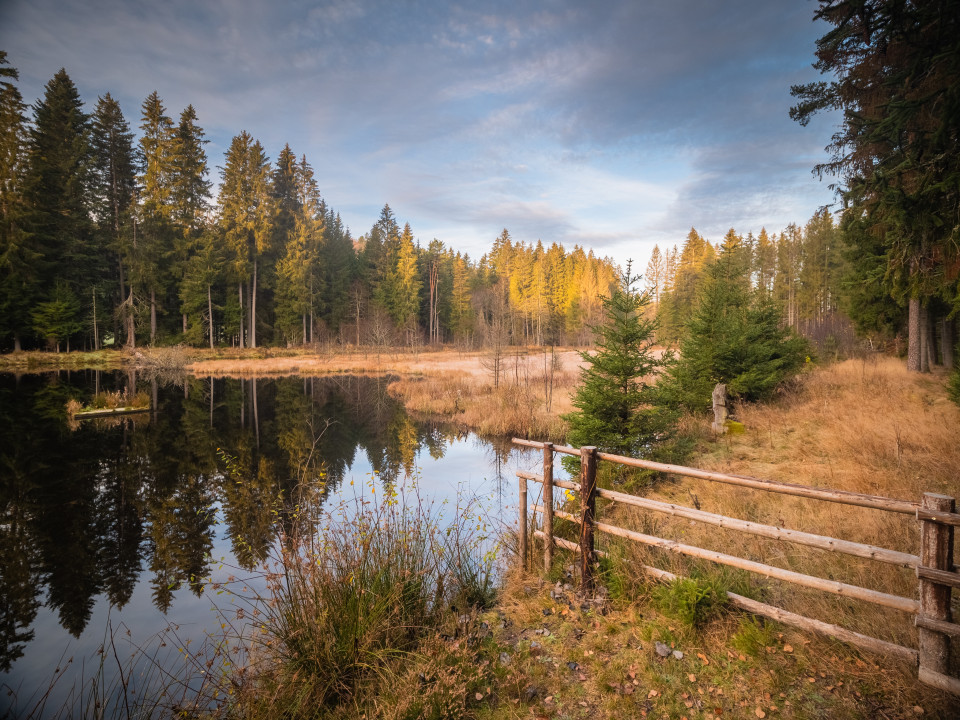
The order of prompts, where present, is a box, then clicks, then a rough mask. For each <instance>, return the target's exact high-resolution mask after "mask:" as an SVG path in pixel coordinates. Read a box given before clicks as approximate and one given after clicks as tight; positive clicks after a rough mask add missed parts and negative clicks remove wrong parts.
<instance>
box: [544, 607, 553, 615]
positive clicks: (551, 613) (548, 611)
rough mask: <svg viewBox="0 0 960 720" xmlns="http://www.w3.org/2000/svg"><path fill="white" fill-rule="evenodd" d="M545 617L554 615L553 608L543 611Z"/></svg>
mask: <svg viewBox="0 0 960 720" xmlns="http://www.w3.org/2000/svg"><path fill="white" fill-rule="evenodd" d="M543 614H544V615H553V608H546V609H544V611H543Z"/></svg>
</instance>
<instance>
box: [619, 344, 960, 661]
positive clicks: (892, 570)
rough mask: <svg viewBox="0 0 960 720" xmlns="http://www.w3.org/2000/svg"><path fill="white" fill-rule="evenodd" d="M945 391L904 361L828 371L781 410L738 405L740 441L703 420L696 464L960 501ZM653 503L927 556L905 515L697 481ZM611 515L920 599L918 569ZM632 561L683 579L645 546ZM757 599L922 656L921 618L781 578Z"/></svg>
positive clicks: (959, 425)
mask: <svg viewBox="0 0 960 720" xmlns="http://www.w3.org/2000/svg"><path fill="white" fill-rule="evenodd" d="M945 382H946V378H945V377H944V376H942V375H925V376H920V375H915V374H909V373H907V372H906V370H905V368H904V366H903V363H902V361H899V360H896V359H891V358H873V359H870V360H849V361H846V362H842V363H839V364H836V365H831V366H827V367H824V368H819V369H816V370H814V371H813V372H811V373H809V374H807V375H805V376H804V377H803V378H801V379H800V380H799V381H798V383H797V385H796V386H795V387H794V388H792V389H791V390H790V391H788V392H786V393H784V394H783V395H782V396H781V397H780V398H779V400H778V401H777V402H774V403H772V404H768V405H743V406H739V407H737V408H736V413H735V414H736V419H737V420H739V421H740V422H742V423H743V424H744V426H745V431H744V433H743V434H740V435H728V436H724V437H722V438H720V439H715V438H713V437H712V436H711V435H710V432H709V425H708V422H707V421H706V420H702V421H700V422H701V427H700V431H701V438H702V440H701V443H700V448H699V452H698V453H697V455H696V456H694V457H693V458H691V459H690V461H689V462H688V464H689V465H691V466H694V467H702V468H705V469H710V470H717V471H722V472H727V473H731V474H739V475H751V476H755V477H761V478H768V479H775V480H782V481H786V482H793V483H799V484H804V485H813V486H820V487H828V488H836V489H842V490H850V491H854V492H861V493H870V494H877V495H885V496H888V497H894V498H898V499H903V500H909V501H919V500H920V498H921V495H922V493H923V492H925V491H932V492H941V493H947V494H950V495H954V496H956V495H957V493H958V490H960V483H958V472H960V409H958V408H957V407H956V406H955V405H954V404H953V403H951V402H950V401H949V400H948V398H947V396H946V391H945ZM652 495H653V496H655V497H660V498H662V499H667V500H669V501H671V502H676V503H678V504H683V505H688V506H689V505H692V504H694V503H699V506H700V507H701V508H702V509H703V510H706V511H708V512H714V513H719V514H722V515H727V516H731V517H737V518H743V519H746V520H753V521H758V522H762V523H766V524H770V525H777V526H781V527H786V528H792V529H798V530H804V531H807V532H813V533H817V534H820V535H827V536H831V537H837V538H842V539H846V540H853V541H857V542H862V543H868V544H871V545H877V546H881V547H887V548H892V549H895V550H900V551H904V552H909V553H913V554H919V527H918V524H917V522H916V520H915V519H914V518H912V517H909V516H905V515H897V514H894V513H888V512H882V511H879V510H873V509H869V508H858V507H852V506H847V505H840V504H835V503H828V502H821V501H814V500H805V499H802V498H794V497H788V496H784V495H779V494H774V493H765V492H762V491H756V490H750V489H746V488H737V487H732V486H729V485H724V484H720V483H712V482H709V481H703V480H693V479H689V478H685V479H680V480H678V481H676V482H673V483H667V484H664V485H660V486H659V487H658V488H657V491H656V492H655V493H652ZM609 512H610V513H611V514H610V515H608V517H611V516H612V515H613V514H614V513H616V516H617V518H618V521H619V522H620V523H621V524H623V525H626V526H627V527H639V528H643V529H645V530H646V531H648V532H651V533H652V534H657V535H660V536H661V537H668V538H671V539H676V540H679V541H682V542H685V543H688V544H692V545H697V546H700V547H705V548H708V549H712V550H718V551H721V552H725V553H728V554H732V555H737V556H740V557H746V558H750V559H754V560H759V561H761V562H764V563H768V564H771V565H777V566H780V567H785V568H787V569H790V570H795V571H798V572H803V573H807V574H811V575H816V576H819V577H823V578H829V579H833V580H839V581H843V582H848V583H852V584H855V585H860V586H863V587H868V588H872V589H876V590H880V591H883V592H888V593H893V594H897V595H902V596H905V597H911V598H915V597H917V580H916V577H915V575H914V573H913V571H912V570H908V569H903V568H897V567H893V566H891V565H886V564H881V563H877V562H872V561H868V560H861V559H859V558H852V557H849V556H846V555H837V554H833V553H829V552H825V551H820V550H815V549H811V548H806V547H802V546H796V545H792V544H790V543H785V542H778V541H774V540H765V539H761V538H756V537H753V536H750V535H746V534H743V533H738V532H736V531H733V530H722V529H719V528H715V527H713V526H706V525H703V524H697V523H691V522H689V521H673V520H670V519H669V518H664V516H662V515H653V514H647V513H641V512H639V511H633V510H614V509H612V508H611V510H610V511H609ZM631 553H632V554H634V561H642V560H644V559H647V560H654V562H650V563H649V564H654V565H658V564H659V566H661V567H665V569H672V570H674V571H677V572H681V573H683V572H684V568H685V564H684V563H682V562H680V563H678V562H676V561H675V560H673V561H671V560H668V559H665V558H664V557H662V556H659V555H657V554H656V553H651V552H648V551H647V552H645V551H642V550H640V549H636V550H633V551H631ZM957 556H960V555H957ZM656 561H659V563H658V562H656ZM664 562H667V563H668V564H667V565H666V566H665V565H664ZM754 590H755V592H756V593H758V594H759V595H761V596H762V599H764V600H765V601H767V602H770V603H772V604H774V605H779V606H781V607H785V608H787V609H789V610H793V611H795V612H798V613H801V614H803V615H807V616H810V617H815V618H818V619H821V620H825V621H827V622H832V623H836V624H839V625H842V626H844V627H848V628H850V629H853V630H856V631H859V632H862V633H865V634H868V635H872V636H874V637H879V638H882V639H885V640H890V641H893V642H896V643H899V644H903V645H906V646H912V647H916V631H915V629H914V627H913V618H912V616H910V615H907V614H905V613H901V612H898V611H895V610H891V609H888V608H881V607H878V606H874V605H868V604H865V603H862V602H858V601H852V600H849V599H841V598H838V597H836V596H832V595H828V594H826V593H820V592H817V591H813V590H804V589H802V588H798V587H796V586H793V585H786V584H782V583H779V582H776V581H760V580H756V579H755V580H754ZM955 596H956V593H955ZM954 602H955V605H956V604H957V600H956V597H955V600H954ZM958 611H960V606H957V608H956V609H955V613H956V612H958ZM955 654H960V653H955Z"/></svg>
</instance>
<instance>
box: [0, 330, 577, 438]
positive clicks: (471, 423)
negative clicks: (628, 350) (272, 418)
mask: <svg viewBox="0 0 960 720" xmlns="http://www.w3.org/2000/svg"><path fill="white" fill-rule="evenodd" d="M579 359H580V358H579V354H578V353H577V351H575V350H570V349H566V350H558V351H556V352H555V353H554V354H552V355H551V354H548V353H545V352H544V351H543V350H542V349H539V348H512V349H511V350H510V352H506V353H504V354H503V356H502V357H501V358H500V372H499V378H497V380H496V381H495V380H494V373H493V371H492V368H491V360H490V355H489V353H486V352H474V351H470V352H466V351H460V350H454V349H450V348H442V349H428V350H419V351H417V352H413V351H410V350H409V349H407V348H390V349H382V350H381V351H379V352H378V351H377V350H376V349H375V348H360V349H340V348H337V349H336V350H333V349H321V350H320V351H314V350H310V349H307V348H269V347H267V348H254V349H250V348H246V349H239V348H217V349H214V350H210V349H205V348H191V347H186V346H175V347H168V348H138V349H136V350H133V351H129V352H128V351H120V350H104V351H100V352H97V353H82V352H72V353H48V352H24V353H11V354H7V355H0V371H8V372H17V371H20V372H42V371H44V370H56V369H71V370H73V369H84V368H91V369H101V370H121V369H138V370H144V371H147V372H161V373H177V372H189V373H191V374H193V375H197V376H214V377H251V376H257V377H265V376H286V375H306V376H310V375H317V376H320V375H329V374H350V375H384V374H390V375H396V376H399V380H397V381H395V382H393V383H391V385H390V387H389V391H390V392H391V394H393V395H394V396H395V397H397V398H398V399H399V400H401V401H402V402H403V403H404V404H405V405H406V407H407V409H408V410H410V411H411V412H412V413H414V414H415V415H417V416H419V417H421V418H424V419H430V420H440V421H443V422H452V423H454V424H456V425H458V426H460V427H462V428H464V429H470V430H474V431H476V432H479V433H481V434H483V435H487V436H501V437H509V436H512V435H520V436H524V437H540V438H543V437H549V438H552V439H555V440H558V441H559V440H562V438H563V436H564V434H565V432H566V426H565V423H564V422H563V421H562V420H561V419H560V415H561V414H563V413H566V412H569V411H570V409H571V407H570V394H571V392H572V390H573V387H574V386H575V384H576V381H577V370H578V367H579Z"/></svg>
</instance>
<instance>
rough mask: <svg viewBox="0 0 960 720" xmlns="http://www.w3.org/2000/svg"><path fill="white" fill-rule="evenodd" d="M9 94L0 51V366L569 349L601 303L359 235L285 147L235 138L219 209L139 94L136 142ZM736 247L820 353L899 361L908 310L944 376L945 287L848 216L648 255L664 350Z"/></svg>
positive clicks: (574, 270) (604, 280)
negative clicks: (194, 349) (320, 346)
mask: <svg viewBox="0 0 960 720" xmlns="http://www.w3.org/2000/svg"><path fill="white" fill-rule="evenodd" d="M17 79H18V76H17V72H16V70H15V69H13V68H12V67H10V66H9V65H8V64H7V63H6V54H5V53H3V52H2V51H0V350H3V351H7V350H17V349H27V348H49V349H57V350H59V349H62V348H66V349H69V348H71V347H73V348H77V347H83V348H88V349H97V348H99V347H101V346H102V345H103V344H104V343H107V344H113V345H115V346H120V345H125V346H127V347H134V346H136V345H137V344H138V343H139V344H144V343H150V344H173V343H179V342H183V343H187V344H191V345H195V346H210V347H213V346H218V345H220V346H240V347H256V346H259V345H297V344H301V343H313V342H321V341H322V342H336V343H339V344H343V345H346V344H354V345H376V346H387V345H396V344H405V345H416V344H419V343H423V342H428V343H456V344H458V345H460V346H461V347H491V346H492V347H500V346H502V345H507V344H510V345H521V344H582V343H587V342H589V341H590V340H591V338H592V332H591V330H590V328H591V327H592V326H594V325H596V324H597V323H599V322H600V320H601V318H602V305H601V302H600V297H601V296H603V295H607V296H609V294H610V293H611V291H612V289H613V288H614V286H615V285H616V282H617V278H618V271H619V269H618V268H617V267H615V265H614V263H613V262H612V261H611V260H610V259H609V258H601V257H597V256H596V255H594V253H593V252H592V251H587V250H585V249H584V248H581V247H578V246H575V247H574V248H573V249H572V250H567V249H565V248H564V247H563V246H562V245H559V244H557V243H552V244H549V245H545V244H543V243H541V242H540V241H538V242H537V243H536V244H535V245H534V244H529V243H522V242H516V241H514V240H513V239H512V238H511V237H510V234H509V232H508V231H507V230H506V229H504V230H503V232H502V233H501V234H500V235H499V236H498V237H496V238H495V239H494V240H493V243H492V247H491V249H490V250H489V252H488V253H486V254H485V255H483V256H482V257H480V258H478V259H473V258H470V257H469V256H467V255H466V254H464V253H462V252H458V251H456V250H455V249H454V248H452V247H449V246H447V245H445V244H444V243H443V242H441V241H440V240H437V239H433V240H431V241H429V242H428V243H426V244H425V245H423V244H421V243H420V242H419V241H418V240H417V239H416V238H415V236H414V234H413V229H412V228H411V227H410V225H409V224H405V225H403V226H402V227H401V224H400V222H399V221H398V220H397V218H396V217H395V215H394V213H393V211H392V210H391V209H390V207H389V205H385V206H384V207H383V209H382V211H381V213H380V216H379V218H378V219H377V220H376V222H375V223H374V224H373V225H372V227H371V228H370V229H369V230H368V231H367V232H366V233H365V234H363V235H360V236H359V237H354V236H352V235H351V232H350V229H349V228H348V227H346V226H345V225H344V223H343V221H342V220H341V218H340V216H339V214H338V213H337V212H336V211H335V210H334V209H333V208H332V207H330V206H329V205H328V204H327V203H326V202H325V200H324V199H323V197H322V196H321V194H320V190H319V185H318V182H317V179H316V177H315V175H314V171H313V169H312V167H311V165H310V163H309V162H308V160H307V158H306V157H305V156H303V155H300V156H297V155H296V154H295V153H294V152H293V150H292V149H291V148H290V147H289V145H287V146H285V147H284V148H283V149H282V150H281V151H280V152H279V154H278V155H277V158H276V160H275V161H273V162H271V160H270V159H269V157H268V156H267V153H266V150H265V149H264V147H263V146H262V145H261V143H260V142H259V141H257V140H256V139H255V138H254V137H253V136H251V135H250V134H249V133H248V132H246V131H242V132H240V133H239V134H238V135H236V136H235V137H234V138H233V139H232V142H231V143H230V146H229V148H228V149H227V151H226V152H225V154H224V157H223V159H222V166H220V167H219V180H220V184H219V189H218V192H217V195H216V197H213V196H212V188H213V183H212V182H211V174H212V169H211V163H210V160H209V158H208V157H207V154H206V151H205V145H206V143H207V140H206V139H205V136H204V131H203V129H202V127H201V126H200V125H199V123H198V118H197V115H196V112H195V111H194V109H193V107H192V106H188V107H187V108H186V109H184V110H183V111H182V112H181V113H180V115H179V118H178V119H177V120H174V119H173V118H172V117H171V116H170V115H168V111H167V109H166V108H165V107H164V104H163V101H162V100H161V98H160V97H159V96H158V94H157V93H156V92H154V93H151V94H150V95H149V96H148V97H147V98H146V100H144V102H143V104H142V106H141V108H140V118H139V125H138V130H139V132H138V133H136V132H135V131H134V130H132V129H131V125H130V122H128V120H127V119H126V118H125V117H124V114H123V112H122V110H121V108H120V105H119V103H118V102H117V101H116V100H115V99H114V98H113V97H112V96H111V95H110V94H109V93H107V94H105V95H104V96H103V97H100V98H98V99H97V102H96V105H95V107H94V108H93V111H92V112H91V113H87V112H86V111H85V109H84V103H83V101H82V99H81V98H80V95H79V93H78V91H77V88H76V87H75V85H74V83H73V82H72V81H71V79H70V77H69V76H68V75H67V73H66V71H65V70H61V71H59V72H58V73H57V74H56V75H55V76H54V77H53V79H51V80H50V82H49V83H48V84H47V86H46V88H45V92H44V95H43V97H42V98H41V99H39V100H38V101H37V102H36V103H35V104H34V105H33V106H32V108H31V109H32V117H31V118H29V119H28V118H27V110H28V108H27V106H26V105H25V104H24V102H23V100H22V98H21V95H20V93H19V91H18V89H17V86H16V81H17ZM734 244H736V245H737V246H738V247H739V249H738V253H740V254H742V255H743V258H744V259H743V262H742V273H743V274H744V277H745V278H746V280H747V282H748V285H749V286H750V288H752V292H753V293H754V295H755V296H756V297H757V298H759V299H772V300H774V301H776V302H777V303H779V305H780V306H781V308H782V310H783V313H784V321H785V322H786V323H787V324H788V325H790V326H791V327H793V328H794V329H795V330H797V331H799V332H800V333H801V334H803V335H806V336H807V337H809V338H811V339H813V340H814V341H815V342H816V344H817V346H818V347H819V348H821V349H832V348H838V349H840V350H841V351H842V350H846V349H849V347H850V345H851V343H852V341H853V331H852V327H851V325H850V323H849V322H848V320H847V318H848V317H849V318H850V319H852V320H853V325H854V326H855V327H856V329H857V331H859V333H860V334H861V335H865V336H866V337H868V338H870V339H871V341H873V342H874V344H875V345H876V344H877V343H887V344H888V346H893V347H894V348H896V349H901V348H902V347H903V346H904V345H905V340H904V339H905V337H906V335H907V325H908V323H907V317H908V313H907V308H908V306H909V307H910V308H911V311H912V314H911V319H912V323H913V324H911V325H910V327H911V328H913V330H911V333H910V334H911V337H912V338H915V339H917V340H918V341H919V342H918V343H917V344H918V345H919V346H921V347H922V348H923V350H922V353H921V354H919V355H918V362H919V363H922V367H923V369H926V368H927V367H929V366H931V365H935V364H938V363H942V364H944V365H948V366H950V365H952V364H953V355H954V345H955V339H956V333H955V330H954V325H955V322H954V320H953V319H952V317H951V314H952V312H953V311H954V309H955V306H956V303H955V298H956V292H955V290H956V280H955V277H954V274H953V273H951V272H947V270H949V268H948V267H945V268H942V269H943V270H944V272H942V273H936V272H930V273H927V274H923V275H921V276H914V277H922V278H924V282H925V283H926V287H927V294H926V295H925V296H924V297H923V299H922V302H917V300H916V297H915V294H916V293H915V292H914V291H915V289H916V284H915V283H914V284H910V283H905V282H903V277H904V276H903V275H902V274H898V268H899V267H901V266H900V265H898V264H897V258H899V255H897V254H896V252H894V251H895V250H896V247H895V244H893V245H892V244H891V240H890V236H889V235H884V234H881V233H878V232H877V231H876V228H875V227H874V226H872V225H871V222H870V218H869V217H868V216H867V214H866V213H865V212H864V211H863V209H862V208H860V207H858V206H856V205H854V206H851V207H850V208H848V209H847V210H845V211H844V212H842V214H841V215H839V216H837V217H834V216H832V215H831V214H830V213H829V212H827V211H826V210H823V211H820V212H818V213H816V214H815V215H814V217H813V218H811V219H810V220H809V221H808V222H807V223H806V225H805V226H798V225H794V224H791V225H790V226H788V227H787V228H786V229H784V230H783V231H782V232H781V233H779V235H778V234H776V233H772V234H768V232H767V231H766V230H761V231H760V233H759V235H757V236H756V237H754V236H753V235H752V234H747V235H746V236H743V235H742V234H738V233H736V231H735V230H733V229H731V230H730V231H729V232H728V233H727V236H726V237H724V238H723V239H722V241H720V242H718V243H716V244H712V243H711V242H709V241H708V240H707V239H705V238H704V237H702V236H701V235H700V234H699V233H698V232H697V231H696V230H695V229H691V231H690V233H689V235H688V236H687V238H686V241H685V242H684V243H683V244H682V246H681V247H679V248H678V247H677V246H674V247H672V248H664V249H662V250H661V248H659V247H656V248H654V250H653V254H652V257H651V258H650V261H649V263H648V265H647V266H646V273H645V276H646V277H645V282H646V285H647V288H648V290H649V291H650V293H651V296H652V299H653V301H654V302H653V307H654V308H656V311H657V314H658V319H659V325H660V326H659V329H658V331H657V340H658V342H660V343H662V344H669V345H676V344H679V343H680V341H682V339H683V337H684V335H685V333H686V327H687V323H688V321H689V319H690V317H691V315H692V313H693V311H694V308H695V306H696V304H697V302H698V297H699V293H700V291H701V289H702V286H703V282H702V281H703V278H704V277H705V276H706V272H707V269H708V268H709V266H710V264H711V263H712V262H714V259H715V258H716V256H717V255H718V253H719V252H720V251H721V250H722V249H724V248H728V249H729V248H732V247H733V246H734ZM917 369H920V367H919V366H918V368H917Z"/></svg>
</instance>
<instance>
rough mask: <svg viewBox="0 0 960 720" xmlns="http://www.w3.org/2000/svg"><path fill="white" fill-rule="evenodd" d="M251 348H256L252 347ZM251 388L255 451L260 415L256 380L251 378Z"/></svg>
mask: <svg viewBox="0 0 960 720" xmlns="http://www.w3.org/2000/svg"><path fill="white" fill-rule="evenodd" d="M253 347H256V345H254V346H253ZM250 384H251V387H252V389H253V429H254V433H255V434H256V436H257V449H258V450H259V449H260V414H259V413H258V412H257V379H256V378H253V380H251V381H250Z"/></svg>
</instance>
